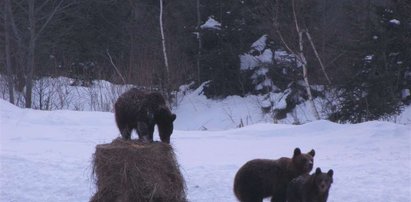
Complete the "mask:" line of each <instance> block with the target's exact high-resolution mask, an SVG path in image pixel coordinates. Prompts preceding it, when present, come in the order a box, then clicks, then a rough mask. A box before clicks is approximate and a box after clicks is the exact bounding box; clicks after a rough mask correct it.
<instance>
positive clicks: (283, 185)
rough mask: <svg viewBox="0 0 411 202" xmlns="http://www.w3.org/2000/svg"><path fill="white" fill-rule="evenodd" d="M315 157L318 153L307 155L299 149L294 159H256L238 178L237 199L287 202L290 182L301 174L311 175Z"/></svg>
mask: <svg viewBox="0 0 411 202" xmlns="http://www.w3.org/2000/svg"><path fill="white" fill-rule="evenodd" d="M314 155H315V151H314V150H311V151H310V152H308V153H307V154H303V153H301V150H300V149H299V148H295V150H294V154H293V157H292V158H287V157H282V158H280V159H277V160H270V159H254V160H251V161H249V162H247V163H246V164H244V165H243V166H242V167H241V168H240V169H239V170H238V172H237V174H236V176H235V179H234V194H235V196H236V197H237V198H238V200H240V201H241V202H251V201H263V198H265V197H269V196H272V198H271V201H272V202H285V200H286V194H287V185H288V183H289V182H290V181H291V180H292V179H293V178H295V177H297V176H299V175H302V174H308V173H310V171H311V170H312V168H313V162H314V159H313V157H314Z"/></svg>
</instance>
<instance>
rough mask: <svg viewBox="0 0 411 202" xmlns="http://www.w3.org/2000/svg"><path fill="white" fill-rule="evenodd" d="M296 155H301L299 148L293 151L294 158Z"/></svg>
mask: <svg viewBox="0 0 411 202" xmlns="http://www.w3.org/2000/svg"><path fill="white" fill-rule="evenodd" d="M298 155H301V150H300V148H298V147H297V148H295V149H294V156H298Z"/></svg>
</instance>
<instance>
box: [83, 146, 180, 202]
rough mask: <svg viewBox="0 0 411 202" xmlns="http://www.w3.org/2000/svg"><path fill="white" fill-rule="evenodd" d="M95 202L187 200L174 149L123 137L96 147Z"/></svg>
mask: <svg viewBox="0 0 411 202" xmlns="http://www.w3.org/2000/svg"><path fill="white" fill-rule="evenodd" d="M93 175H94V179H95V184H96V187H97V192H96V193H95V195H94V196H93V197H92V198H91V200H90V201H91V202H146V201H147V202H160V201H164V202H185V201H187V199H186V193H185V188H186V187H185V182H184V178H183V176H182V175H181V172H180V169H179V165H178V163H177V160H176V158H175V154H174V152H173V148H172V147H171V146H170V145H168V144H165V143H161V142H153V143H151V144H144V143H141V142H139V141H135V140H133V141H125V140H122V139H121V138H117V139H115V140H113V142H112V143H110V144H101V145H97V146H96V152H95V154H94V160H93Z"/></svg>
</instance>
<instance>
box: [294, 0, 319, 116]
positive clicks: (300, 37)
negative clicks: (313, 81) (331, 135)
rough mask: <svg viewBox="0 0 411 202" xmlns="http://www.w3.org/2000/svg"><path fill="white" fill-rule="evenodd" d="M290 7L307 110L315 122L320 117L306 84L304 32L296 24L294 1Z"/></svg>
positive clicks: (309, 88) (308, 85) (307, 83)
mask: <svg viewBox="0 0 411 202" xmlns="http://www.w3.org/2000/svg"><path fill="white" fill-rule="evenodd" d="M292 7H293V15H294V23H295V29H296V31H297V33H298V45H299V52H298V55H299V60H300V62H301V64H302V66H303V77H304V82H305V89H306V91H307V95H308V104H309V108H310V109H311V112H312V114H313V115H314V118H315V119H316V120H319V119H320V116H319V114H318V111H317V108H316V107H315V104H314V99H313V95H312V93H311V87H310V83H309V82H308V70H307V60H306V58H305V56H304V46H303V32H304V31H303V30H301V29H300V26H299V24H298V20H297V14H296V12H295V2H294V0H293V1H292Z"/></svg>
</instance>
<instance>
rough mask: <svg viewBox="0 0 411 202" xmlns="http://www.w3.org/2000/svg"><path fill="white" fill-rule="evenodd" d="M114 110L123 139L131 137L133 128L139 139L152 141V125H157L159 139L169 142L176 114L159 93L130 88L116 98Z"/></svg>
mask: <svg viewBox="0 0 411 202" xmlns="http://www.w3.org/2000/svg"><path fill="white" fill-rule="evenodd" d="M114 111H115V118H116V123H117V126H118V129H119V130H120V133H121V136H122V137H123V138H124V139H126V140H129V139H131V132H132V130H133V129H135V130H136V131H137V133H138V137H139V139H143V140H144V141H153V133H154V126H155V125H157V127H158V131H159V134H160V139H161V141H162V142H166V143H170V136H171V133H172V132H173V121H174V120H175V119H176V115H175V114H173V113H171V111H170V109H169V108H168V107H167V105H166V102H165V100H164V98H163V96H162V95H161V94H160V93H157V92H152V93H148V92H144V91H141V90H138V89H136V88H133V89H130V90H129V91H127V92H125V93H123V94H122V95H121V96H120V97H119V98H118V99H117V101H116V103H115V104H114Z"/></svg>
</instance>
